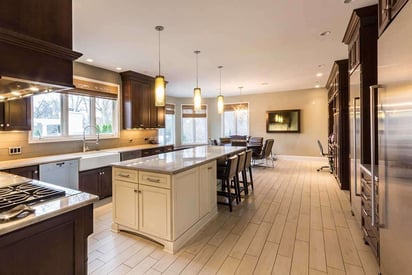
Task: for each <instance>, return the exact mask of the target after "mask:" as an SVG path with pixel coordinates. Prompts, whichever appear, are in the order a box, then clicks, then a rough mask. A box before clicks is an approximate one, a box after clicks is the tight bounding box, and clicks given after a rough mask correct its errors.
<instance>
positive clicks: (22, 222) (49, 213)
mask: <svg viewBox="0 0 412 275" xmlns="http://www.w3.org/2000/svg"><path fill="white" fill-rule="evenodd" d="M83 196H87V198H84V199H82V197H83ZM77 197H78V199H82V200H81V201H79V202H77V203H75V204H73V205H67V206H64V207H62V208H61V209H57V210H56V209H52V207H50V208H49V209H47V207H48V205H49V206H51V205H52V204H54V203H56V202H57V201H58V202H59V203H60V204H62V202H68V200H73V199H76V198H77ZM97 200H98V197H97V196H95V195H92V194H88V193H84V192H81V193H78V194H74V195H72V196H68V197H63V198H58V199H56V200H52V201H45V202H44V203H40V204H36V205H34V206H32V207H33V208H34V209H36V211H38V210H40V209H43V212H45V213H41V214H39V216H36V213H34V214H30V215H28V216H26V217H24V218H21V219H18V220H15V221H9V222H5V223H2V224H1V223H0V236H2V235H5V234H7V233H10V232H13V231H16V230H19V229H22V228H25V227H27V226H30V225H33V224H36V223H39V222H42V221H45V220H47V219H50V218H53V217H56V216H59V215H62V214H65V213H68V212H70V211H73V210H76V209H79V208H81V207H84V206H87V205H89V204H93V203H94V202H95V201H97ZM3 226H4V228H1V227H3Z"/></svg>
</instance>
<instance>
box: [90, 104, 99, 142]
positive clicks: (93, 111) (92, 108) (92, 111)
mask: <svg viewBox="0 0 412 275" xmlns="http://www.w3.org/2000/svg"><path fill="white" fill-rule="evenodd" d="M89 104H90V105H89V110H90V111H89V121H90V125H91V126H97V121H96V98H95V97H91V98H90V101H89ZM96 134H97V133H96V128H95V127H90V135H91V136H94V135H96Z"/></svg>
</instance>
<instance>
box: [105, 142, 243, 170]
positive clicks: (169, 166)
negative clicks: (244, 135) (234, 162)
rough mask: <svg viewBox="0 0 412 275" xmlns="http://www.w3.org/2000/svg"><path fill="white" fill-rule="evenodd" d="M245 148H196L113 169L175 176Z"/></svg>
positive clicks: (122, 164) (133, 161) (151, 157)
mask: <svg viewBox="0 0 412 275" xmlns="http://www.w3.org/2000/svg"><path fill="white" fill-rule="evenodd" d="M244 150H245V147H235V146H198V147H194V148H190V149H185V150H181V151H174V152H168V153H163V154H159V155H155V156H150V157H144V158H139V159H132V160H127V161H122V162H117V163H113V164H112V165H113V166H114V167H120V168H126V169H136V170H142V171H149V172H156V173H162V174H177V173H180V172H182V171H184V170H187V169H190V168H192V167H195V166H199V165H202V164H204V163H206V162H209V161H211V160H215V159H218V158H221V157H224V156H226V155H230V154H235V153H239V152H241V151H244Z"/></svg>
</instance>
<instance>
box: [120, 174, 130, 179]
mask: <svg viewBox="0 0 412 275" xmlns="http://www.w3.org/2000/svg"><path fill="white" fill-rule="evenodd" d="M118 175H119V177H123V178H130V174H123V173H119V174H118Z"/></svg>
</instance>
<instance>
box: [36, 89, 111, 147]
mask: <svg viewBox="0 0 412 275" xmlns="http://www.w3.org/2000/svg"><path fill="white" fill-rule="evenodd" d="M32 105H33V108H32V117H33V124H32V125H33V129H32V131H31V134H30V142H47V141H63V140H73V139H80V138H83V131H84V128H85V127H86V126H89V125H96V127H97V129H98V131H99V134H100V137H102V138H104V137H117V136H118V131H117V128H118V127H117V121H118V118H117V116H118V115H117V114H118V112H117V105H118V103H117V100H115V99H106V98H100V97H91V96H83V95H76V94H61V93H48V94H42V95H35V96H33V97H32ZM86 135H96V130H95V128H94V127H88V128H86Z"/></svg>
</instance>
